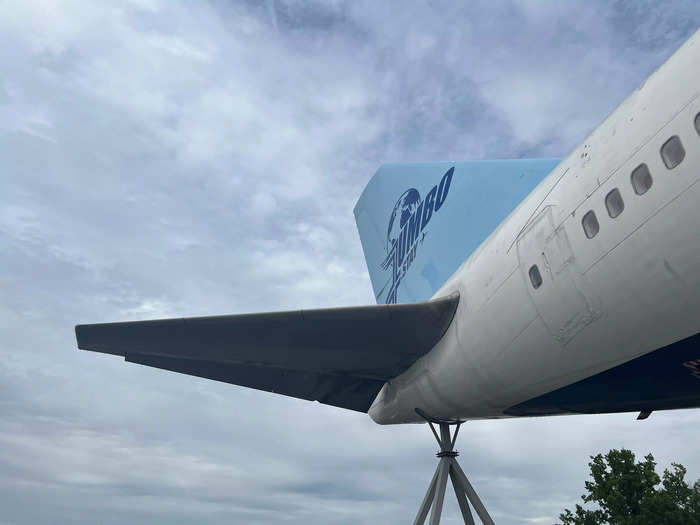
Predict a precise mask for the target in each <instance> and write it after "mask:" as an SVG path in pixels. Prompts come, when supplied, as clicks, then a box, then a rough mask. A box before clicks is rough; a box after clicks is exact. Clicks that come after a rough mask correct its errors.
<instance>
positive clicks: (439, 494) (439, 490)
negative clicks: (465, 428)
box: [413, 409, 494, 525]
mask: <svg viewBox="0 0 700 525" xmlns="http://www.w3.org/2000/svg"><path fill="white" fill-rule="evenodd" d="M416 412H417V413H418V414H419V415H420V416H421V417H423V418H424V419H425V420H426V421H427V422H428V425H430V430H432V431H433V435H434V436H435V439H437V442H438V444H439V445H440V452H438V453H437V457H438V458H440V461H439V463H438V466H437V470H436V471H435V475H434V476H433V480H432V481H431V482H430V485H429V486H428V492H427V493H426V494H425V498H424V499H423V503H422V504H421V506H420V510H419V511H418V515H417V516H416V519H415V520H414V521H413V525H423V523H425V519H426V518H427V517H428V512H430V508H431V507H432V509H433V510H432V513H431V514H430V525H438V524H439V523H440V515H441V514H442V503H443V501H444V499H445V489H446V487H447V478H448V477H449V478H450V479H451V480H452V486H453V487H454V489H455V495H456V496H457V502H458V503H459V509H460V510H461V511H462V518H463V519H464V523H465V524H466V525H474V518H473V517H472V513H471V510H470V509H469V503H471V506H472V507H473V508H474V511H475V512H476V514H477V516H479V518H480V519H481V522H482V523H483V524H484V525H494V523H493V520H492V519H491V516H489V513H488V512H486V508H485V507H484V504H483V503H482V502H481V500H480V499H479V496H477V495H476V492H475V491H474V489H473V488H472V485H471V483H469V480H468V479H467V476H466V475H465V474H464V471H462V469H461V467H460V466H459V464H458V463H457V459H456V458H457V456H459V452H457V451H456V450H454V446H455V442H456V441H457V434H458V433H459V427H460V426H461V425H462V423H463V421H457V420H443V419H435V418H431V417H429V416H427V415H425V414H424V413H423V412H422V411H421V410H419V409H416ZM433 423H435V424H437V425H439V427H440V435H438V433H437V431H436V430H435V426H434V425H433ZM451 425H456V428H455V431H454V435H453V436H450V426H451Z"/></svg>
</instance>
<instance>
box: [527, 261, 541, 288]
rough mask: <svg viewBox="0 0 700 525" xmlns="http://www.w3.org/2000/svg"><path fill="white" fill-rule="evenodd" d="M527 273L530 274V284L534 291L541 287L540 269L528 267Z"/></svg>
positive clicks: (535, 266) (534, 265)
mask: <svg viewBox="0 0 700 525" xmlns="http://www.w3.org/2000/svg"><path fill="white" fill-rule="evenodd" d="M527 273H529V274H530V282H531V283H532V287H533V288H534V289H535V290H537V289H538V288H539V287H540V286H542V275H540V269H539V268H538V267H537V265H536V264H533V265H532V266H530V271H529V272H527Z"/></svg>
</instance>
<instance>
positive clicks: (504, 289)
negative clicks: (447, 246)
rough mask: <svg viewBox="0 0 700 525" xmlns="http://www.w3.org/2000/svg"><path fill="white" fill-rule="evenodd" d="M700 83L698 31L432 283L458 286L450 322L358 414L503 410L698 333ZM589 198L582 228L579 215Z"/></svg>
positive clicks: (464, 414)
mask: <svg viewBox="0 0 700 525" xmlns="http://www.w3.org/2000/svg"><path fill="white" fill-rule="evenodd" d="M699 94H700V32H699V33H696V34H695V35H694V36H693V37H692V38H691V39H690V40H689V41H688V42H686V43H685V44H684V45H683V46H682V47H681V48H680V49H679V50H678V51H677V52H676V53H675V54H674V55H673V56H672V57H671V58H670V59H669V60H668V61H667V62H666V63H665V64H664V65H663V66H662V67H661V68H659V69H658V70H657V71H656V72H655V73H654V74H652V75H651V77H650V78H649V79H648V80H647V81H646V82H644V83H643V84H642V85H641V86H639V88H637V90H635V91H634V93H632V95H630V96H629V97H628V98H627V99H626V100H625V101H624V102H623V103H622V104H621V105H620V106H619V107H618V108H617V109H616V110H615V111H614V112H613V113H612V114H611V115H610V116H608V117H607V118H606V119H605V121H604V122H603V123H602V124H601V125H600V126H599V127H598V128H597V129H596V130H595V131H594V132H593V133H591V135H590V136H589V137H587V138H586V140H585V141H584V142H583V143H582V144H581V145H580V146H579V147H577V148H576V149H575V150H574V151H573V152H572V153H571V154H570V155H569V156H568V157H567V158H566V159H565V160H563V161H562V162H561V164H559V166H558V167H557V168H556V169H555V170H554V171H553V172H552V173H550V174H549V175H548V176H547V178H546V179H545V180H544V181H543V182H542V183H541V184H539V185H538V187H537V188H535V190H534V191H533V192H532V193H531V194H530V195H529V196H528V197H527V198H526V199H525V200H524V201H523V202H522V203H521V204H520V205H519V206H518V207H517V208H516V209H515V210H514V211H513V212H512V213H511V214H510V215H509V216H508V217H507V218H506V219H505V220H504V221H503V223H502V224H501V225H500V226H499V227H498V228H497V229H496V230H495V231H494V232H493V233H492V234H491V235H490V236H489V237H488V239H486V241H484V242H483V244H482V245H481V246H480V247H479V248H478V249H477V250H476V251H475V252H474V253H473V254H471V255H470V256H469V257H468V258H467V260H466V261H465V262H464V263H463V264H462V266H461V267H460V268H459V269H458V270H457V271H456V272H455V273H454V275H453V276H452V277H451V278H450V279H449V280H448V281H447V282H446V283H445V284H444V285H443V286H442V287H441V288H440V290H439V291H438V292H437V293H436V294H435V296H436V297H439V296H444V295H447V294H450V293H453V292H455V291H457V292H459V294H460V302H459V307H458V309H457V312H456V314H455V317H454V320H453V322H452V324H451V326H450V328H449V329H448V331H447V332H446V334H445V335H444V337H443V338H442V339H441V341H440V342H439V343H438V344H437V345H436V346H435V347H434V348H433V349H432V350H431V351H430V352H429V353H428V354H426V355H425V356H423V357H422V358H421V359H419V360H418V361H417V362H415V363H414V364H413V366H411V368H409V369H408V370H407V371H406V372H405V373H403V374H401V375H400V376H398V377H396V378H395V379H393V380H391V381H390V382H388V383H387V384H386V385H385V386H384V388H383V389H382V391H381V392H380V393H379V395H378V396H377V398H376V400H375V401H374V403H373V405H372V407H371V408H370V411H369V414H370V416H371V417H372V418H373V419H374V420H375V421H376V422H378V423H382V424H391V423H406V422H418V421H421V418H420V417H419V416H418V415H417V414H416V412H415V408H416V407H419V408H421V409H422V410H423V411H425V412H427V413H428V414H430V415H432V416H435V417H450V418H464V419H472V418H499V417H507V416H506V414H504V410H506V409H507V408H508V407H512V406H514V405H516V404H518V403H521V402H523V401H526V400H528V399H531V398H534V397H536V396H540V395H542V394H545V393H547V392H551V391H553V390H555V389H558V388H561V387H564V386H566V385H569V384H571V383H574V382H576V381H579V380H581V379H584V378H587V377H590V376H592V375H594V374H596V373H599V372H601V371H604V370H607V369H609V368H611V367H613V366H616V365H619V364H621V363H624V362H627V361H630V360H632V359H634V358H636V357H638V356H641V355H644V354H647V353H649V352H652V351H654V350H656V349H659V348H662V347H664V346H666V345H669V344H671V343H674V342H676V341H679V340H682V339H684V338H687V337H690V336H692V335H694V334H696V333H698V332H700V184H698V182H700V133H699V131H698V129H696V120H695V119H696V116H697V115H698V114H700V99H699V98H698V95H699ZM673 136H678V137H679V138H680V140H681V142H682V145H683V147H684V149H685V158H684V159H683V161H682V162H681V163H680V164H679V165H677V166H676V167H674V168H673V169H668V168H667V167H666V165H665V163H664V160H663V159H662V156H661V153H660V152H661V148H662V146H663V145H664V144H665V143H666V141H668V140H669V139H670V138H671V137H673ZM641 164H646V165H647V166H648V169H649V172H650V173H651V176H652V178H653V184H652V186H651V188H650V189H649V190H648V191H647V192H646V193H644V194H642V195H638V194H637V192H635V190H634V189H633V186H632V182H631V173H632V171H633V170H634V169H635V168H637V167H638V166H639V165H641ZM615 188H617V189H618V190H619V192H620V194H621V196H622V199H623V202H624V210H623V211H622V213H621V214H620V215H619V216H617V217H616V218H612V217H611V216H610V214H609V213H608V210H607V208H606V196H607V195H608V194H609V193H610V192H611V191H612V190H614V189H615ZM590 210H593V211H594V212H595V215H596V218H597V221H598V223H599V232H598V233H597V234H596V235H595V236H594V237H593V238H588V237H587V236H586V234H585V233H584V229H583V226H582V219H583V217H584V215H585V214H586V213H587V212H589V211H590ZM455 227H458V226H455ZM533 265H537V267H538V270H539V272H540V274H541V276H542V284H541V286H540V287H539V288H537V289H535V288H534V287H533V285H532V282H531V278H530V275H529V273H528V272H529V269H530V268H531V267H532V266H533ZM698 357H700V356H698Z"/></svg>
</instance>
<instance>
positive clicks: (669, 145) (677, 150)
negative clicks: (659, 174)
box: [661, 135, 685, 170]
mask: <svg viewBox="0 0 700 525" xmlns="http://www.w3.org/2000/svg"><path fill="white" fill-rule="evenodd" d="M661 158H662V159H663V160H664V164H666V167H667V168H668V169H670V170H672V169H673V168H675V167H676V166H678V165H679V164H680V163H681V162H683V159H684V158H685V149H684V148H683V143H681V139H679V138H678V135H674V136H673V137H671V138H670V139H668V140H667V141H666V142H664V145H663V146H661Z"/></svg>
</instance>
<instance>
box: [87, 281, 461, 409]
mask: <svg viewBox="0 0 700 525" xmlns="http://www.w3.org/2000/svg"><path fill="white" fill-rule="evenodd" d="M458 301H459V296H458V294H453V295H450V296H447V297H442V298H439V299H435V300H433V301H425V302H421V303H411V304H393V305H376V306H360V307H349V308H327V309H320V310H296V311H290V312H274V313H262V314H243V315H225V316H217V317H197V318H189V319H163V320H156V321H135V322H125V323H104V324H89V325H78V326H76V327H75V333H76V337H77V340H78V348H81V349H83V350H91V351H94V352H103V353H107V354H115V355H121V356H124V357H125V358H126V360H127V361H129V362H133V363H139V364H143V365H147V366H152V367H156V368H162V369H165V370H172V371H174V372H180V373H183V374H190V375H194V376H199V377H205V378H208V379H214V380H217V381H224V382H227V383H232V384H236V385H241V386H246V387H250V388H256V389H258V390H265V391H268V392H276V393H279V394H284V395H288V396H293V397H298V398H302V399H308V400H317V401H319V402H321V403H326V404H329V405H334V406H339V407H343V408H348V409H351V410H358V411H362V412H366V411H367V410H368V408H369V406H370V404H371V403H372V401H373V400H374V397H375V396H376V394H377V393H378V392H379V389H380V388H381V387H382V385H383V384H384V382H385V381H387V380H388V379H391V378H393V377H396V376H397V375H399V374H401V373H402V372H403V371H405V370H406V369H407V368H408V367H410V366H411V364H413V363H414V362H415V361H416V360H417V359H418V358H419V357H421V356H422V355H424V354H425V353H427V352H428V351H429V350H430V349H431V348H432V347H433V346H435V344H436V343H437V342H438V341H439V340H440V338H441V337H442V336H443V334H444V333H445V331H446V330H447V328H448V326H449V325H450V322H451V321H452V317H453V315H454V312H455V310H456V308H457V303H458Z"/></svg>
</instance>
